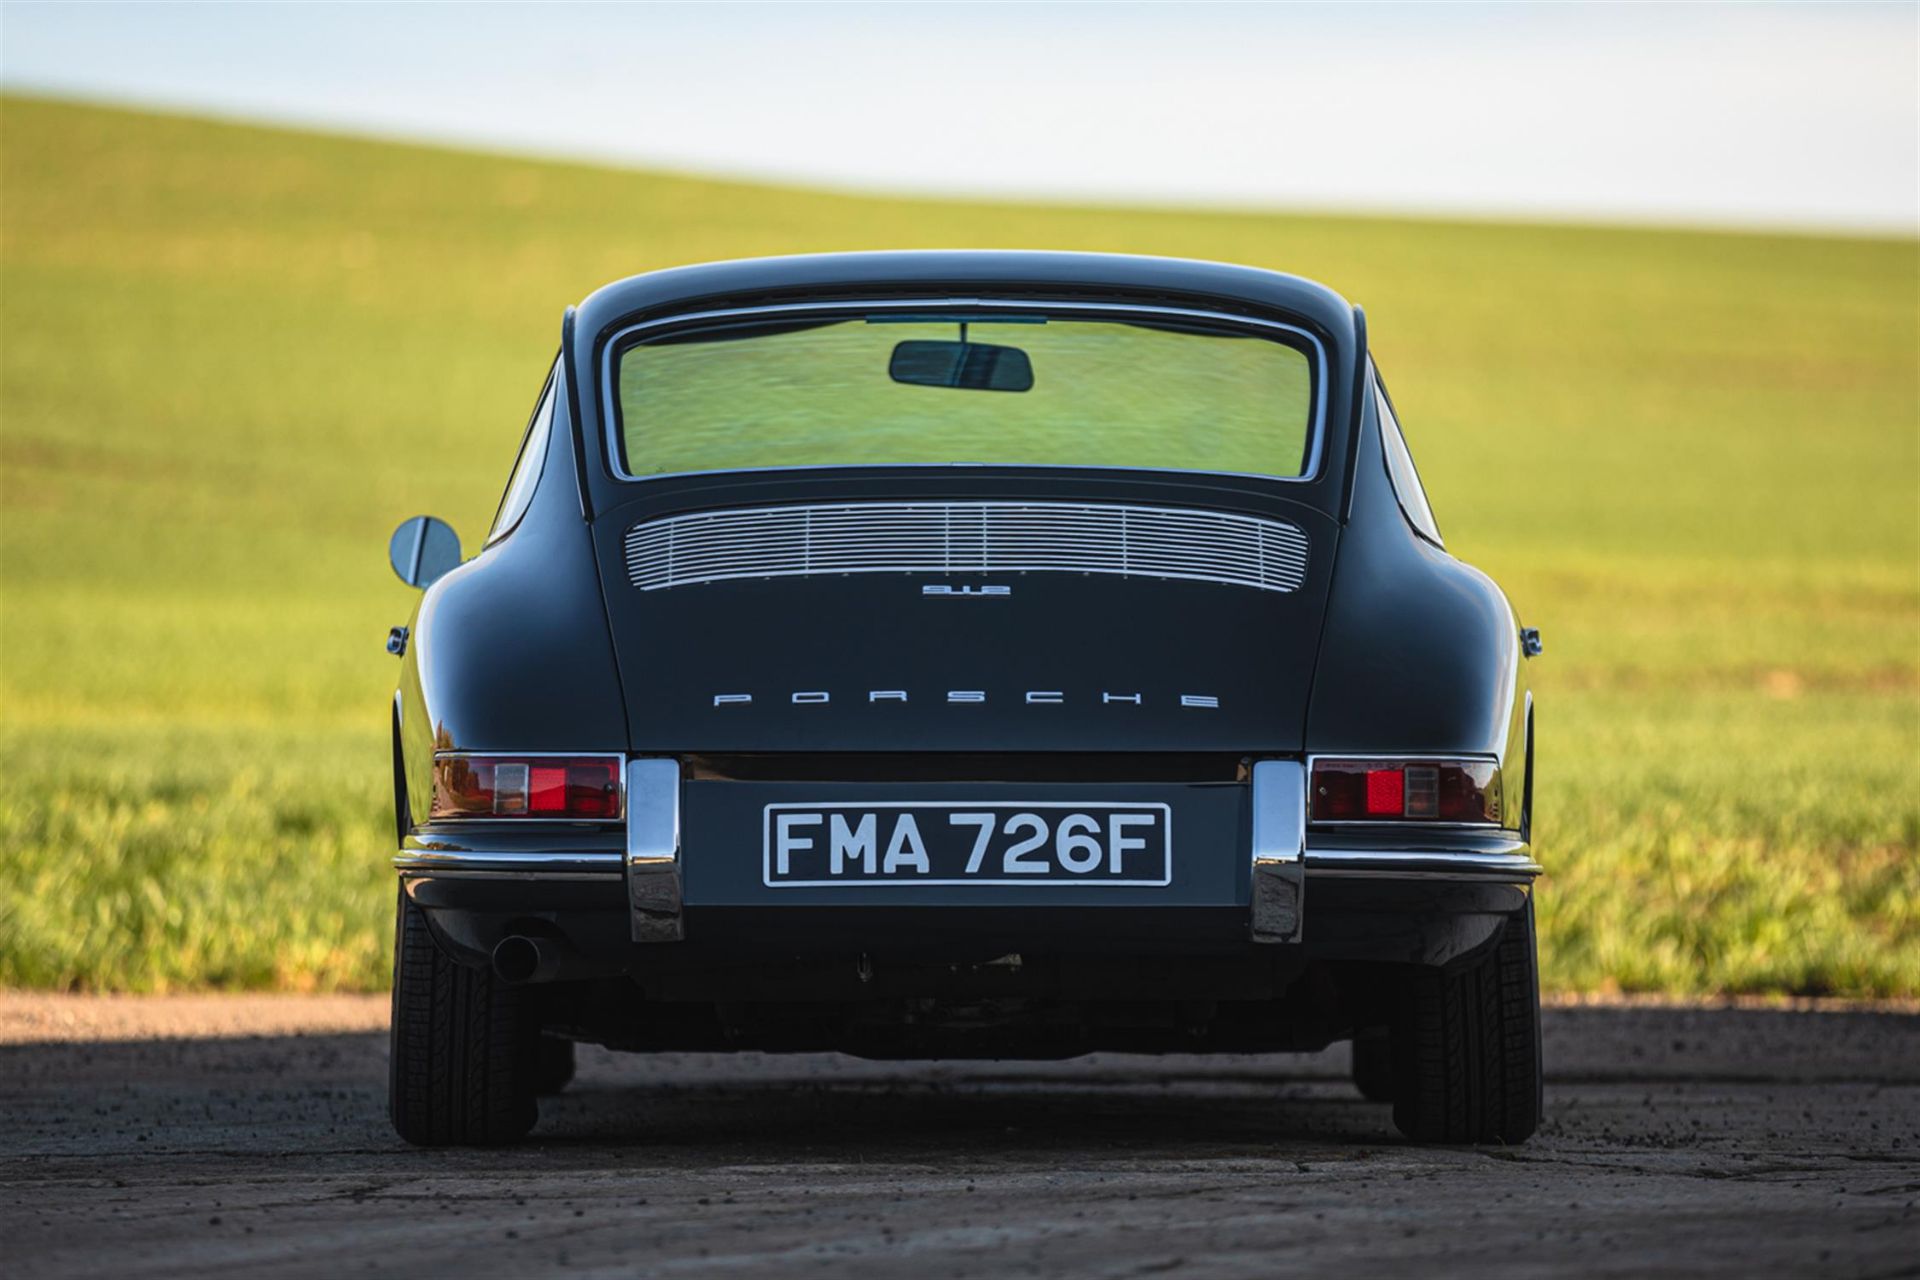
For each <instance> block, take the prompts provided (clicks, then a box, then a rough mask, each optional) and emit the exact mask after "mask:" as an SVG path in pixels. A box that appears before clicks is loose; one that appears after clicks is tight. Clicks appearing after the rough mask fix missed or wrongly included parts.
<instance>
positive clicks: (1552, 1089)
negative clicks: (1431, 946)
mask: <svg viewBox="0 0 1920 1280" xmlns="http://www.w3.org/2000/svg"><path fill="white" fill-rule="evenodd" d="M383 1020H384V1004H383V1002H381V1001H379V1000H371V1001H370V1000H365V999H354V998H331V999H323V1000H317V1001H302V1000H300V999H299V998H272V997H252V998H245V999H239V1000H236V999H222V998H217V997H216V998H200V999H198V1000H191V999H190V1000H146V1001H142V1000H125V999H121V1000H114V999H107V1000H91V1001H89V1000H72V999H66V1000H63V999H61V998H48V997H28V996H0V1272H4V1273H5V1274H7V1275H9V1276H19V1277H27V1276H43V1275H44V1276H53V1275H82V1274H88V1275H100V1274H105V1275H116V1276H159V1275H180V1274H193V1275H206V1274H211V1273H216V1272H245V1273H255V1272H261V1271H272V1272H274V1273H276V1274H295V1275H326V1276H333V1275H339V1274H343V1273H349V1272H351V1273H375V1274H378V1273H398V1274H407V1275H415V1276H417V1275H439V1274H449V1273H452V1274H466V1275H492V1274H526V1273H533V1272H539V1273H547V1272H555V1271H562V1270H564V1271H567V1272H569V1273H574V1272H578V1273H581V1274H588V1275H594V1274H606V1275H622V1276H631V1275H662V1276H667V1275H688V1276H761V1275H769V1274H775V1273H778V1274H807V1275H839V1274H847V1273H860V1274H866V1275H873V1276H894V1275H901V1276H914V1277H921V1276H926V1277H940V1276H993V1277H996V1278H1002V1277H1009V1276H1022V1275H1073V1276H1148V1275H1181V1276H1249V1277H1254V1276H1258V1277H1267V1276H1275V1275H1285V1274H1293V1273H1310V1272H1326V1271H1331V1270H1334V1269H1336V1268H1338V1269H1341V1270H1343V1271H1346V1272H1348V1273H1350V1274H1356V1275H1367V1276H1373V1275H1384V1276H1396V1275H1408V1276H1414V1275H1419V1276H1430V1275H1433V1274H1435V1273H1448V1272H1456V1271H1457V1272H1467V1271H1471V1272H1473V1273H1475V1274H1476V1275H1480V1276H1503V1275H1527V1274H1539V1273H1542V1272H1557V1273H1570V1274H1580V1275H1631V1276H1636V1277H1637V1276H1647V1275H1660V1274H1686V1275H1698V1274H1702V1273H1721V1274H1737V1275H1751V1274H1756V1273H1779V1274H1792V1275H1822V1274H1831V1275H1849V1276H1920V1208H1916V1203H1917V1202H1920V1015H1915V1014H1913V1013H1911V1012H1898V1011H1879V1012H1861V1011H1837V1010H1832V1009H1819V1010H1802V1011H1778V1010H1758V1009H1700V1008H1662V1007H1638V1006H1636V1007H1616V1008H1607V1007H1590V1006H1586V1007H1571V1008H1555V1009H1550V1010H1549V1011H1548V1013H1547V1023H1546V1027H1547V1032H1546V1035H1547V1054H1548V1063H1549V1072H1550V1075H1549V1083H1548V1091H1547V1107H1548V1118H1547V1121H1546V1125H1545V1127H1544V1129H1543V1131H1542V1133H1541V1134H1540V1136H1538V1137H1537V1138H1536V1139H1535V1140H1534V1141H1533V1142H1531V1143H1529V1144H1528V1145H1526V1146H1524V1147H1520V1148H1515V1149H1502V1148H1485V1147H1482V1148H1443V1149H1421V1148H1414V1147H1409V1146H1406V1145H1403V1144H1402V1143H1401V1142H1400V1141H1399V1140H1398V1139H1397V1138H1396V1137H1395V1136H1394V1135H1393V1132H1392V1129H1391V1126H1390V1125H1389V1123H1388V1117H1387V1113H1386V1109H1385V1108H1383V1107H1377V1106H1372V1105H1369V1104H1367V1103H1364V1102H1362V1101H1361V1100H1360V1099H1359V1097H1358V1095H1357V1094H1356V1093H1355V1092H1354V1091H1353V1089H1352V1088H1351V1086H1350V1085H1348V1084H1347V1083H1346V1080H1345V1067H1346V1058H1345V1054H1344V1052H1343V1051H1334V1052H1330V1053H1327V1054H1322V1055H1317V1056H1289V1057H1261V1058H1231V1059H1218V1058H1214V1059H1203V1058H1158V1059H1155V1058H1127V1057H1096V1058H1088V1059H1082V1060H1080V1061H1077V1062H1071V1063H1059V1064H1044V1065H1028V1064H1004V1063H987V1064H927V1063H910V1064H875V1063H865V1062H858V1061H855V1060H852V1059H845V1058H837V1057H828V1056H801V1057H784V1058H778V1057H764V1056H758V1055H747V1056H736V1057H717V1056H704V1055H663V1056H659V1057H655V1058H651V1059H648V1058H638V1057H623V1056H619V1055H614V1054H610V1053H606V1052H603V1051H600V1050H594V1049H587V1050H583V1051H582V1053H581V1069H580V1077H579V1079H578V1080H577V1081H576V1083H575V1084H574V1086H573V1087H572V1088H571V1089H570V1090H569V1091H568V1092H567V1093H566V1094H565V1095H563V1096H562V1097H560V1098H557V1099H552V1100H549V1101H548V1102H547V1103H546V1104H545V1105H544V1110H543V1119H542V1121H541V1124H540V1128H539V1129H538V1130H537V1131H536V1135H535V1139H534V1140H533V1141H531V1142H529V1143H528V1144H527V1145H525V1146H522V1147H519V1148H515V1149H511V1150H507V1151H492V1152H424V1151H415V1150H411V1149H409V1148H407V1147H405V1146H403V1145H401V1144H400V1143H399V1142H398V1141H397V1140H395V1139H394V1138H393V1136H392V1134H391V1132H390V1131H389V1130H388V1128H387V1124H386V1120H385V1116H384V1114H383V1107H384V1101H385V1046H384V1037H383V1036H382V1035H381V1034H380V1033H379V1032H378V1031H369V1030H366V1029H365V1028H368V1027H374V1026H378V1025H379V1024H380V1023H381V1022H382V1021H383ZM303 1026H304V1027H310V1028H311V1030H310V1031H308V1032H305V1033H302V1032H301V1031H300V1030H299V1029H300V1028H302V1027H303Z"/></svg>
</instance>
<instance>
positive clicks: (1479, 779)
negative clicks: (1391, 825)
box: [1309, 760, 1500, 827]
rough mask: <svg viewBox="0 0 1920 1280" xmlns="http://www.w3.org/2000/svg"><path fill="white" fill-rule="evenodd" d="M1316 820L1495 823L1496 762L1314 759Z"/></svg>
mask: <svg viewBox="0 0 1920 1280" xmlns="http://www.w3.org/2000/svg"><path fill="white" fill-rule="evenodd" d="M1311 790H1312V800H1311V808H1310V810H1309V814H1310V817H1311V818H1312V820H1313V821H1315V822H1469V823H1476V824H1480V825H1485V826H1490V827H1497V826H1499V825H1500V766H1499V765H1497V764H1495V763H1494V762H1493V761H1491V760H1315V761H1314V762H1313V779H1312V783H1311Z"/></svg>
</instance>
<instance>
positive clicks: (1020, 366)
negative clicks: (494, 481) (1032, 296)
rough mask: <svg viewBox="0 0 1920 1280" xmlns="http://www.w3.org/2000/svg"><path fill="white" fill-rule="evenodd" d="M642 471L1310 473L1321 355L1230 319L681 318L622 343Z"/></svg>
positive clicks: (626, 451)
mask: <svg viewBox="0 0 1920 1280" xmlns="http://www.w3.org/2000/svg"><path fill="white" fill-rule="evenodd" d="M616 361H617V366H616V376H615V383H616V389H615V403H616V409H617V414H618V421H617V447H618V452H619V455H620V458H621V461H622V464H623V467H624V469H625V471H626V472H627V473H628V474H630V475H634V476H650V475H668V474H674V473H681V472H696V471H726V470H752V469H760V468H769V467H809V466H861V465H885V464H953V463H984V464H1014V465H1034V466H1076V467H1146V468H1153V469H1164V470H1175V471H1215V472H1237V473H1246V474H1254V475H1267V476H1279V477H1297V476H1300V475H1302V474H1304V472H1305V470H1306V468H1307V465H1308V462H1309V459H1310V457H1311V452H1312V450H1311V446H1312V443H1313V440H1312V437H1313V430H1314V394H1315V387H1314V378H1315V368H1314V360H1313V358H1312V357H1311V356H1310V355H1309V354H1308V351H1307V350H1306V349H1303V348H1301V347H1296V346H1293V345H1290V344H1289V343H1288V342H1283V341H1276V340H1274V339H1273V338H1269V337H1265V336H1260V335H1257V334H1254V333H1251V332H1249V331H1248V330H1245V329H1238V328H1233V327H1230V326H1227V325H1225V324H1185V323H1181V324H1178V325H1170V324H1163V323H1158V322H1156V323H1151V324H1149V323H1145V322H1131V321H1119V320H1107V319H1085V318H1079V317H1069V316H1063V315H1059V314H1053V315H1048V314H1044V313H1041V312H1035V313H1033V314H1027V315H1019V316H1002V315H998V314H989V315H981V314H977V313H975V314H965V315H960V314H956V315H953V316H942V315H919V316H912V317H902V316H899V315H894V314H883V315H871V316H851V317H849V316H839V317H835V318H832V319H816V318H806V319H798V318H792V317H789V318H786V319H779V320H765V321H757V322H755V323H753V324H751V325H739V324H736V325H732V326H727V327H709V328H702V329H698V330H694V331H691V332H689V331H685V330H682V331H678V332H674V333H672V334H670V335H668V336H665V337H662V338H657V339H653V340H647V341H641V342H639V343H637V344H635V345H632V346H629V347H627V348H626V349H624V350H623V351H621V352H620V353H619V354H618V355H617V356H616Z"/></svg>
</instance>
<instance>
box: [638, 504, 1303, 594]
mask: <svg viewBox="0 0 1920 1280" xmlns="http://www.w3.org/2000/svg"><path fill="white" fill-rule="evenodd" d="M626 557H627V576H628V579H629V580H630V581H631V582H632V583H633V585H634V586H636V587H638V588H639V589H640V590H642V591H659V590H663V589H666V588H669V587H681V586H688V585H691V584H694V583H701V582H721V581H726V580H728V579H734V578H783V577H809V576H817V575H828V574H846V573H942V574H952V573H1034V572H1053V573H1101V574H1115V575H1121V576H1135V577H1148V578H1181V579H1188V580H1191V581H1196V582H1214V583H1219V584H1221V585H1223V586H1234V587H1252V588H1255V589H1258V590H1262V591H1281V592H1286V591H1295V590H1298V589H1299V587H1300V585H1301V583H1302V582H1303V581H1304V580H1305V578H1306V572H1307V535H1306V532H1305V531H1304V530H1302V529H1301V528H1300V526H1298V525H1296V524H1294V523H1292V522H1291V521H1288V520H1276V519H1268V518H1265V517H1260V516H1246V515H1236V514H1232V513H1228V512H1222V511H1205V510H1194V509H1191V508H1183V507H1140V506H1123V505H1118V504H1112V503H1098V504H1093V503H1068V502H860V503H843V504H835V505H801V506H784V507H752V508H735V509H729V510H722V511H707V512H698V513H693V514H689V515H678V516H667V517H664V518H662V519H658V520H648V521H644V522H642V523H640V524H637V525H635V526H633V528H631V529H629V530H628V531H627V534H626Z"/></svg>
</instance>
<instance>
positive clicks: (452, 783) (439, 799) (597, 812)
mask: <svg viewBox="0 0 1920 1280" xmlns="http://www.w3.org/2000/svg"><path fill="white" fill-rule="evenodd" d="M433 816H434V817H435V818H566V819H570V820H573V821H582V822H594V821H606V820H610V819H614V818H618V817H619V816H620V758H619V757H618V756H479V755H458V756H455V755H447V756H436V757H435V758H434V761H433Z"/></svg>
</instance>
